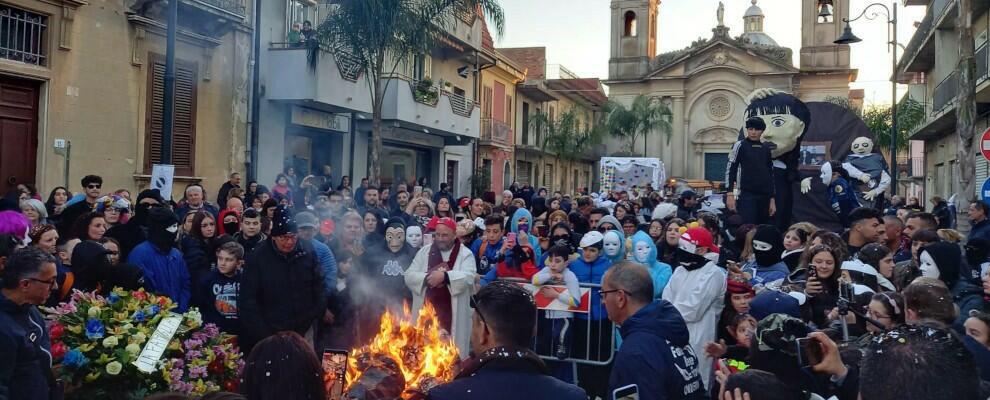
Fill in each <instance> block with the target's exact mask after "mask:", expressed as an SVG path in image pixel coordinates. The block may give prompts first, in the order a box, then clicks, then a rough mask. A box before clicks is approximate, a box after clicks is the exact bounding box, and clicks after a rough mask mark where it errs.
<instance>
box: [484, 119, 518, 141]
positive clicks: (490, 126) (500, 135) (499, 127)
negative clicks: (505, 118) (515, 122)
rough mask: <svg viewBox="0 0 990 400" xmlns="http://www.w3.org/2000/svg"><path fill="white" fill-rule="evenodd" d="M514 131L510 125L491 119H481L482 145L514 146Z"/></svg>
mask: <svg viewBox="0 0 990 400" xmlns="http://www.w3.org/2000/svg"><path fill="white" fill-rule="evenodd" d="M513 134H514V133H513V130H512V127H510V126H509V125H508V124H506V123H505V122H502V121H498V120H494V119H491V118H482V119H481V138H480V139H481V144H494V145H497V146H504V147H510V146H512V137H513Z"/></svg>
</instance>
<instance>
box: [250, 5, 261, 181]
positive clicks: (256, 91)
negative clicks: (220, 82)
mask: <svg viewBox="0 0 990 400" xmlns="http://www.w3.org/2000/svg"><path fill="white" fill-rule="evenodd" d="M253 11H254V49H253V50H252V53H253V54H252V56H253V57H252V58H254V65H252V67H253V69H254V72H253V74H252V80H251V130H250V131H249V132H248V143H250V148H249V149H248V152H249V157H248V162H247V164H248V165H247V168H246V169H247V176H248V181H253V180H254V181H256V180H258V135H259V132H260V130H261V127H260V126H259V124H260V121H259V119H260V117H261V0H254V10H253Z"/></svg>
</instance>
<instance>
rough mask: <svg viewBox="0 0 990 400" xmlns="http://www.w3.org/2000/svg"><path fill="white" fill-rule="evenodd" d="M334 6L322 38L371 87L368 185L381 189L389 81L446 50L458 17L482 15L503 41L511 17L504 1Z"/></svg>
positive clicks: (354, 0)
mask: <svg viewBox="0 0 990 400" xmlns="http://www.w3.org/2000/svg"><path fill="white" fill-rule="evenodd" d="M331 2H332V3H334V6H333V7H330V9H329V14H328V15H327V17H326V19H325V20H324V21H323V22H322V23H320V25H319V27H318V28H317V38H318V39H319V42H320V45H321V47H323V48H327V49H330V50H331V51H340V52H346V53H348V55H349V56H350V57H349V58H351V60H352V61H353V62H355V63H356V64H357V65H358V66H359V69H360V71H361V72H362V73H363V74H364V77H365V80H366V81H367V82H368V89H369V90H370V91H371V110H372V111H371V143H372V145H371V152H370V153H371V154H370V155H371V162H370V163H369V165H368V180H369V182H370V183H371V184H372V185H376V186H377V185H378V184H379V179H380V176H381V160H380V155H381V153H382V134H381V125H382V104H383V102H384V98H385V93H386V89H387V88H388V85H389V84H390V83H391V79H388V78H389V77H390V76H392V75H393V74H394V73H395V71H396V70H397V69H398V67H399V65H400V63H402V62H403V61H404V60H407V59H409V58H411V57H413V56H417V55H421V54H428V53H429V52H430V50H431V49H433V48H434V47H436V46H438V45H440V40H442V38H443V37H444V36H445V35H447V34H448V33H447V32H450V31H451V30H452V29H453V28H454V27H455V24H456V21H457V18H458V14H462V13H465V12H469V13H473V12H476V11H475V10H477V11H478V12H480V13H481V14H482V15H484V16H485V17H486V18H487V19H488V21H489V23H490V25H491V26H493V27H494V28H495V31H496V34H497V35H499V36H501V35H502V32H503V31H504V28H505V16H504V14H503V11H502V7H501V6H500V5H499V2H498V0H333V1H331ZM318 53H319V52H313V53H311V54H318ZM312 59H313V58H312V57H311V60H312Z"/></svg>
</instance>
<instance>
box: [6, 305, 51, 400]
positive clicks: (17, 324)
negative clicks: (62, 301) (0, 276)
mask: <svg viewBox="0 0 990 400" xmlns="http://www.w3.org/2000/svg"><path fill="white" fill-rule="evenodd" d="M0 360H2V361H0V399H11V400H13V399H19V400H21V399H23V400H34V399H37V400H42V399H44V400H48V396H49V391H50V385H49V382H50V380H51V381H53V380H54V377H53V376H52V375H51V367H52V354H51V339H49V337H48V329H47V328H45V320H44V318H42V317H41V313H39V312H38V308H37V307H35V306H32V305H17V304H15V303H14V302H13V301H10V299H8V298H7V297H5V296H4V295H3V294H2V293H0Z"/></svg>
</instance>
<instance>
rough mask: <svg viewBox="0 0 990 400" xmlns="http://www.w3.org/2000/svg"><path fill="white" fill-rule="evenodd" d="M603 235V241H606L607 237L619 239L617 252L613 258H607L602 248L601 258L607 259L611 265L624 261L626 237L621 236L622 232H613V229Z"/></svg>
mask: <svg viewBox="0 0 990 400" xmlns="http://www.w3.org/2000/svg"><path fill="white" fill-rule="evenodd" d="M604 235H605V239H604V240H608V238H609V236H618V237H619V252H618V253H616V254H615V255H614V256H609V255H608V254H606V253H605V249H604V248H603V249H602V257H607V258H608V259H609V260H611V261H612V263H613V264H614V263H617V262H619V261H622V260H625V259H626V235H625V234H623V233H622V231H620V230H615V229H613V230H610V231H608V232H605V234H604ZM604 240H603V241H602V242H603V243H602V244H603V245H604Z"/></svg>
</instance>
